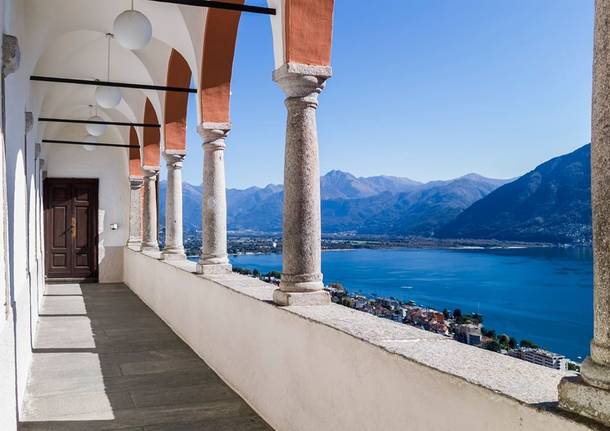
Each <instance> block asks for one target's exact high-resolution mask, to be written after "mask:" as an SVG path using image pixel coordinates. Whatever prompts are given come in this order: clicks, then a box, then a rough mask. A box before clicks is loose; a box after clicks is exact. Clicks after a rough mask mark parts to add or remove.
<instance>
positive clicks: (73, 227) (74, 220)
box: [70, 216, 76, 239]
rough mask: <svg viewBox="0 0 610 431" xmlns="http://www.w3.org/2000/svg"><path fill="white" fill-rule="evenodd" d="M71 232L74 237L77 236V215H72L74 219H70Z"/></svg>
mask: <svg viewBox="0 0 610 431" xmlns="http://www.w3.org/2000/svg"><path fill="white" fill-rule="evenodd" d="M70 233H71V234H72V239H75V238H76V217H74V216H72V220H71V221H70Z"/></svg>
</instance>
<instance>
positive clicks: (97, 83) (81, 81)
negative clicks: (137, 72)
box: [30, 75, 197, 93]
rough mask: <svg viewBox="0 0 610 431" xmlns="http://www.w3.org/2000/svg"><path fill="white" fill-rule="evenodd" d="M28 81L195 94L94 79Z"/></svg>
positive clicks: (36, 78)
mask: <svg viewBox="0 0 610 431" xmlns="http://www.w3.org/2000/svg"><path fill="white" fill-rule="evenodd" d="M30 81H42V82H58V83H61V84H77V85H95V86H98V87H119V88H136V89H140V90H155V91H169V92H174V93H197V89H196V88H188V87H167V86H165V85H146V84H133V83H128V82H112V81H98V80H94V79H73V78H58V77H54V76H39V75H32V76H30Z"/></svg>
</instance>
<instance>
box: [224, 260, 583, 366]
mask: <svg viewBox="0 0 610 431" xmlns="http://www.w3.org/2000/svg"><path fill="white" fill-rule="evenodd" d="M231 260H232V263H233V265H234V266H237V267H242V268H250V269H254V268H256V269H258V270H260V271H261V272H268V271H272V270H275V271H280V270H281V256H280V255H277V254H271V255H244V256H236V257H232V258H231ZM322 270H323V272H324V281H325V283H331V282H338V283H341V284H343V285H344V286H345V287H346V288H347V289H348V290H349V291H350V292H360V293H363V294H366V295H369V296H372V295H374V294H376V295H379V296H385V297H390V296H393V297H395V298H398V299H402V300H413V301H415V302H416V303H417V304H419V305H425V306H429V307H434V308H437V309H440V310H442V309H443V308H445V307H446V308H448V309H450V310H452V309H454V308H460V309H461V310H462V311H463V312H477V311H478V312H480V313H481V314H483V315H484V319H485V322H484V325H485V326H486V327H487V328H493V329H495V330H496V331H497V333H498V334H500V333H507V334H509V335H511V336H514V337H516V338H517V339H518V340H521V339H523V338H527V339H530V340H532V341H534V342H536V343H537V344H539V345H540V346H542V347H544V348H546V349H549V350H552V351H555V352H559V353H562V354H564V355H566V356H568V357H570V358H572V359H580V358H584V357H585V356H586V355H587V354H588V351H589V341H590V340H591V337H592V333H593V311H592V307H593V299H592V292H593V288H592V283H593V281H592V258H591V251H590V249H579V248H571V249H560V248H527V249H492V250H430V249H388V250H349V251H328V252H324V253H323V255H322Z"/></svg>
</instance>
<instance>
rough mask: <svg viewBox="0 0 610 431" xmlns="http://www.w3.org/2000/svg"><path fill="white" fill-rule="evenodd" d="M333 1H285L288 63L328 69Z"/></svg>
mask: <svg viewBox="0 0 610 431" xmlns="http://www.w3.org/2000/svg"><path fill="white" fill-rule="evenodd" d="M334 3H335V2H334V0H285V6H284V32H285V35H284V36H285V39H284V50H285V56H286V62H287V63H300V64H307V65H312V66H330V54H331V46H332V37H333V11H334Z"/></svg>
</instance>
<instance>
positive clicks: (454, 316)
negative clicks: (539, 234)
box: [233, 267, 580, 372]
mask: <svg viewBox="0 0 610 431" xmlns="http://www.w3.org/2000/svg"><path fill="white" fill-rule="evenodd" d="M233 271H234V272H237V273H239V274H242V275H247V276H250V277H254V278H258V279H260V280H262V281H265V282H267V283H271V284H275V285H279V283H280V278H281V273H279V272H277V271H271V272H268V273H265V274H263V273H261V272H260V271H259V270H257V269H248V268H239V267H234V268H233ZM325 289H326V290H327V291H328V292H329V293H330V295H331V298H332V302H333V303H335V304H339V305H342V306H345V307H349V308H352V309H355V310H358V311H362V312H365V313H369V314H372V315H375V316H377V317H381V318H384V319H389V320H392V321H394V322H397V323H402V324H406V325H411V326H414V327H416V328H419V329H423V330H426V331H430V332H434V333H437V334H440V335H443V336H446V337H448V338H453V339H455V340H456V341H459V342H461V343H464V344H468V345H471V346H474V347H479V348H482V349H486V350H490V351H493V352H496V353H499V354H504V355H508V356H512V357H515V358H518V359H522V360H525V361H528V362H532V363H534V364H538V365H541V366H545V367H549V368H554V369H556V370H564V371H566V370H570V371H575V372H580V364H579V363H577V362H574V361H572V360H570V359H568V358H566V357H565V356H564V355H561V354H559V353H553V352H549V351H547V350H544V349H542V348H540V346H538V345H537V344H536V343H534V342H533V341H531V340H527V339H523V340H520V341H518V340H517V339H516V338H515V337H512V336H510V335H509V334H505V333H500V334H499V333H497V332H496V330H495V329H491V328H486V327H485V326H484V325H483V321H484V316H483V315H482V314H479V313H464V312H462V310H460V309H458V308H456V309H454V310H452V311H450V310H448V309H446V308H445V309H444V310H443V311H438V310H435V309H433V308H429V307H425V306H421V305H418V304H416V303H415V302H414V301H401V300H398V299H396V298H393V297H390V298H385V297H379V296H373V297H368V296H366V295H362V294H360V293H350V292H348V290H347V289H346V288H345V287H343V286H342V285H341V284H339V283H332V284H329V285H327V286H325Z"/></svg>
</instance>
